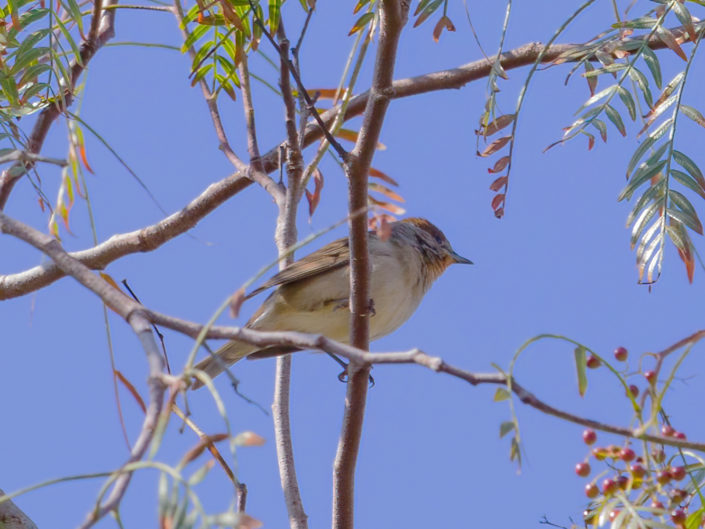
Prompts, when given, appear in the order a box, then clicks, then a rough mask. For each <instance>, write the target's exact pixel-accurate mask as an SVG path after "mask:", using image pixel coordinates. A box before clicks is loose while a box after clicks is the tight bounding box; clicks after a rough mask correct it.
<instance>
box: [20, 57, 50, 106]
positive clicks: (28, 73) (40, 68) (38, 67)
mask: <svg viewBox="0 0 705 529" xmlns="http://www.w3.org/2000/svg"><path fill="white" fill-rule="evenodd" d="M48 70H51V66H49V65H48V64H45V63H39V64H33V65H32V66H30V67H29V68H27V69H26V70H25V72H24V74H23V75H22V77H21V78H20V81H19V83H17V84H18V85H19V86H24V85H25V84H27V83H28V82H29V81H31V80H33V79H37V78H39V76H40V75H41V74H43V73H44V72H46V71H48ZM23 97H24V99H25V100H26V92H25V94H24V96H23Z"/></svg>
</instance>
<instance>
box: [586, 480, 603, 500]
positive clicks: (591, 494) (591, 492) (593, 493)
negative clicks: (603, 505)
mask: <svg viewBox="0 0 705 529" xmlns="http://www.w3.org/2000/svg"><path fill="white" fill-rule="evenodd" d="M598 494H600V489H598V488H597V485H595V484H594V483H588V484H587V485H585V495H586V496H587V497H588V498H590V499H592V498H597V495H598Z"/></svg>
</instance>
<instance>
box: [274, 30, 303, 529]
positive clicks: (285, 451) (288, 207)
mask: <svg viewBox="0 0 705 529" xmlns="http://www.w3.org/2000/svg"><path fill="white" fill-rule="evenodd" d="M278 34H279V40H280V46H279V47H278V48H277V49H278V51H279V54H280V63H281V70H280V75H281V79H280V86H281V90H282V99H283V100H284V108H285V115H286V120H285V121H286V131H287V138H288V141H287V149H286V155H287V163H286V172H287V182H288V184H289V185H288V186H287V188H286V194H285V197H284V201H283V203H280V204H279V216H278V218H277V228H276V233H275V235H274V240H275V242H276V245H277V250H278V252H279V255H280V256H282V255H287V257H286V259H285V260H282V261H281V262H280V268H286V266H288V265H289V264H291V263H292V262H293V260H294V256H293V253H291V252H289V248H290V247H291V246H292V245H293V244H295V243H296V239H297V230H296V211H297V206H298V203H299V201H300V200H301V194H302V192H303V190H302V182H301V173H302V170H303V155H302V153H301V149H300V147H299V139H298V133H297V131H296V124H295V120H296V106H295V103H294V97H293V94H292V93H291V85H290V83H289V67H288V63H287V56H288V53H289V41H288V40H287V38H286V34H285V32H284V22H283V21H282V20H280V21H279V33H278ZM291 363H292V357H291V356H288V355H286V356H282V357H280V358H277V367H276V372H275V375H274V399H273V401H272V419H273V422H274V436H275V443H276V449H277V463H278V466H279V477H280V479H281V485H282V490H283V491H284V501H285V503H286V510H287V514H288V516H289V527H291V528H292V529H306V528H307V527H308V517H307V515H306V511H305V510H304V506H303V501H302V500H301V491H300V489H299V482H298V478H297V476H296V464H295V460H294V446H293V442H292V438H291V418H290V404H289V399H290V386H291Z"/></svg>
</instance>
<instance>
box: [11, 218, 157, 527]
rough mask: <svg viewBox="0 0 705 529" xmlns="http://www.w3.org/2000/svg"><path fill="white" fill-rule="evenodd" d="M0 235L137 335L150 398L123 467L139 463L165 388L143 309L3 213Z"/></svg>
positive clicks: (121, 481)
mask: <svg viewBox="0 0 705 529" xmlns="http://www.w3.org/2000/svg"><path fill="white" fill-rule="evenodd" d="M0 232H2V233H7V234H10V235H13V236H15V237H17V238H19V239H21V240H23V241H25V242H26V243H28V244H30V245H32V246H34V247H35V248H37V249H38V250H40V251H42V252H43V253H45V254H46V255H47V256H48V257H50V258H51V259H52V260H53V261H54V262H55V263H56V265H57V266H58V267H59V268H60V269H61V270H62V271H63V272H64V273H66V274H68V275H71V276H72V277H73V278H74V279H76V280H77V281H78V282H79V283H81V284H82V285H83V286H85V287H86V288H88V289H90V290H91V291H93V292H94V293H95V294H97V295H98V296H99V297H100V298H101V299H102V300H103V302H104V303H105V304H106V305H107V306H109V307H110V308H112V309H113V310H114V311H115V312H117V313H118V314H119V315H120V316H122V317H123V318H124V319H125V320H126V321H127V322H128V323H129V324H130V325H131V326H132V329H133V330H134V332H135V334H137V336H138V338H139V339H140V342H141V343H142V347H143V348H144V350H145V353H146V354H147V362H148V364H149V378H148V384H149V396H150V399H149V406H148V407H147V413H146V415H145V418H144V421H143V423H142V430H141V432H140V435H139V437H138V438H137V441H135V445H134V446H133V447H132V451H131V452H130V457H129V458H128V460H127V462H126V463H125V464H126V465H127V464H129V463H132V462H135V461H138V460H139V459H141V458H142V456H143V455H144V453H145V451H146V450H147V447H148V446H149V443H150V442H151V440H152V437H153V435H154V429H155V427H156V425H157V420H158V418H159V414H160V413H161V410H162V407H163V400H164V391H165V389H166V386H165V384H164V382H163V381H162V377H161V375H162V370H163V368H164V363H163V360H162V356H161V353H160V351H159V347H158V345H157V342H156V341H155V339H154V335H153V334H152V328H151V326H150V322H149V320H148V319H147V318H145V317H144V315H143V314H142V312H143V311H142V306H141V305H140V304H139V303H137V302H136V301H134V300H133V299H131V298H129V297H128V296H126V295H125V294H123V293H122V292H120V291H119V290H117V289H116V288H114V287H113V286H111V285H110V284H109V283H108V282H107V281H105V280H104V279H102V278H101V277H99V276H97V275H96V274H94V273H93V272H92V271H91V270H90V269H89V268H87V267H86V266H85V265H83V264H82V263H81V262H79V261H77V260H76V259H74V258H73V257H71V256H70V255H69V254H68V253H66V251H64V249H63V248H62V247H61V245H60V244H59V242H58V241H57V240H56V239H54V238H53V237H51V236H49V235H46V234H44V233H41V232H39V231H37V230H35V229H34V228H32V227H30V226H27V225H26V224H23V223H21V222H19V221H17V220H14V219H11V218H10V217H8V216H7V215H5V214H4V213H2V212H0ZM131 477H132V472H125V473H122V474H120V475H119V476H118V477H117V478H116V479H115V483H114V486H113V490H112V491H111V493H110V495H109V496H108V498H107V499H106V500H105V503H103V505H101V506H100V507H98V508H97V509H95V510H93V511H91V512H90V513H89V514H88V516H87V517H86V519H85V521H84V522H83V524H82V525H81V526H80V527H81V529H87V528H88V527H90V526H92V525H93V524H94V523H95V522H97V521H98V520H99V519H100V518H102V517H103V516H105V514H107V513H108V512H110V511H112V510H113V509H115V508H116V507H117V506H118V504H119V503H120V500H121V499H122V497H123V495H124V494H125V491H126V490H127V486H128V484H129V482H130V479H131Z"/></svg>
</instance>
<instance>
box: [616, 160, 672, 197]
mask: <svg viewBox="0 0 705 529" xmlns="http://www.w3.org/2000/svg"><path fill="white" fill-rule="evenodd" d="M665 165H666V160H661V161H659V162H656V163H651V164H648V163H647V164H642V165H641V166H640V167H639V169H637V170H636V172H635V173H634V176H632V178H631V179H630V180H629V182H628V183H627V185H626V186H625V187H624V189H622V192H621V193H620V194H619V196H618V197H617V200H618V201H622V200H624V199H625V198H626V199H630V198H631V197H632V195H633V194H634V191H636V190H637V188H638V187H640V186H641V185H642V184H643V183H644V182H647V181H649V179H651V177H653V176H655V175H656V174H658V172H659V171H660V170H661V169H663V167H664V166H665Z"/></svg>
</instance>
